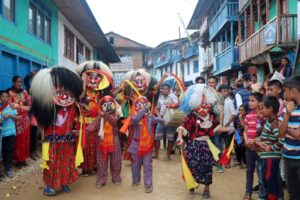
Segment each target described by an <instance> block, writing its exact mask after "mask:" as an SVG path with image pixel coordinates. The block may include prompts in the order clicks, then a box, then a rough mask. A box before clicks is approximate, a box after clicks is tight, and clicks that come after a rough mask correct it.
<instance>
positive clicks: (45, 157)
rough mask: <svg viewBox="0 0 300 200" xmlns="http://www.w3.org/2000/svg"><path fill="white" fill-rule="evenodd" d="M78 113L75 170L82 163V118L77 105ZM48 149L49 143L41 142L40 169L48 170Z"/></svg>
mask: <svg viewBox="0 0 300 200" xmlns="http://www.w3.org/2000/svg"><path fill="white" fill-rule="evenodd" d="M77 107H78V109H79V113H80V116H79V118H80V129H79V140H78V144H77V148H76V155H75V167H76V168H77V167H78V166H79V165H80V164H81V163H82V162H83V161H84V159H83V150H82V146H81V142H82V128H83V116H82V114H81V110H80V107H79V106H78V105H77ZM49 149H50V143H49V142H43V145H42V163H41V165H40V166H41V168H42V169H49V166H48V164H47V161H49Z"/></svg>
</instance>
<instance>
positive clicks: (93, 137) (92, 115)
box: [76, 61, 113, 176]
mask: <svg viewBox="0 0 300 200" xmlns="http://www.w3.org/2000/svg"><path fill="white" fill-rule="evenodd" d="M76 72H77V73H78V74H79V75H80V76H81V78H82V80H83V85H84V96H83V97H82V98H81V100H80V105H81V107H82V111H83V115H84V121H85V123H86V124H87V125H89V124H91V123H93V121H94V120H95V119H96V117H97V115H98V113H99V111H100V106H99V100H100V99H101V97H102V96H104V95H110V93H111V90H112V89H113V82H112V72H111V71H110V69H109V68H108V67H107V65H106V64H104V63H103V62H98V61H97V62H96V61H86V62H83V63H82V64H80V65H79V66H78V67H77V68H76ZM97 134H98V133H97V132H96V131H94V132H93V133H89V134H86V135H85V141H86V145H85V147H84V149H83V153H84V163H82V166H81V167H82V170H83V176H87V175H88V173H91V172H92V171H93V170H94V168H95V166H96V154H97V153H96V143H97Z"/></svg>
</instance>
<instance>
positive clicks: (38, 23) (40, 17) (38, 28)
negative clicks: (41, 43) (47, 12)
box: [36, 11, 44, 39]
mask: <svg viewBox="0 0 300 200" xmlns="http://www.w3.org/2000/svg"><path fill="white" fill-rule="evenodd" d="M43 24H44V15H43V13H42V12H40V11H38V13H37V21H36V31H37V36H38V38H40V39H43V37H44V26H43Z"/></svg>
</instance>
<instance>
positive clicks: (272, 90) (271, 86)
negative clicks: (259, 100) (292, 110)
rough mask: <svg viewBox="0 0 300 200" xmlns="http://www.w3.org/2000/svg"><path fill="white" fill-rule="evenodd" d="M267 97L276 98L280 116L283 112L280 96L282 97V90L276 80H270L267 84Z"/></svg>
mask: <svg viewBox="0 0 300 200" xmlns="http://www.w3.org/2000/svg"><path fill="white" fill-rule="evenodd" d="M268 96H274V97H277V98H278V101H279V105H280V106H279V111H278V114H277V115H278V116H280V115H281V114H282V112H283V101H282V96H283V88H282V84H281V82H280V81H278V80H271V81H270V82H269V83H268Z"/></svg>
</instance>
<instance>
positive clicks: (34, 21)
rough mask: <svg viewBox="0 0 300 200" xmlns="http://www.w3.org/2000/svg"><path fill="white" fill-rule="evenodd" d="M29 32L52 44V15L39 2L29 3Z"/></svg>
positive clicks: (31, 1) (32, 0)
mask: <svg viewBox="0 0 300 200" xmlns="http://www.w3.org/2000/svg"><path fill="white" fill-rule="evenodd" d="M28 32H30V33H31V34H33V35H35V36H37V37H38V38H39V39H41V40H43V41H45V42H46V43H48V44H51V13H50V12H49V10H48V9H47V8H46V7H45V6H44V5H42V4H41V3H40V2H39V1H34V0H30V2H29V8H28Z"/></svg>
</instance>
